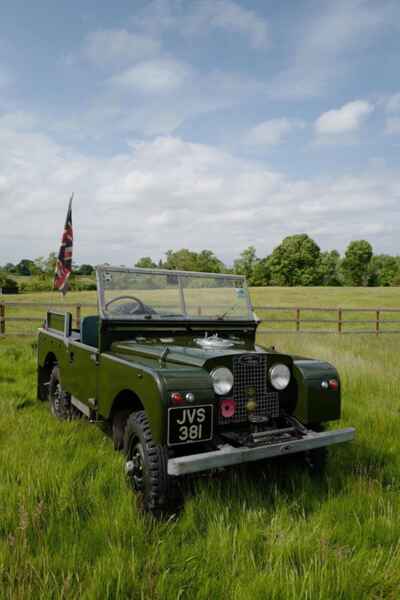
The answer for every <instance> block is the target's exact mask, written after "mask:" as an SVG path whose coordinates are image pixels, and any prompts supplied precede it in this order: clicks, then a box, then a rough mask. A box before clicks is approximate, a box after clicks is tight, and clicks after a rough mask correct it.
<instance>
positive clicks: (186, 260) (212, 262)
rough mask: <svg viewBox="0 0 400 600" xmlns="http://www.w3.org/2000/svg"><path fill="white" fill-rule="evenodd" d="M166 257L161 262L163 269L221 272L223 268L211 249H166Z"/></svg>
mask: <svg viewBox="0 0 400 600" xmlns="http://www.w3.org/2000/svg"><path fill="white" fill-rule="evenodd" d="M166 257H167V260H166V261H165V262H164V263H163V264H162V267H164V269H176V270H178V271H196V272H201V273H221V271H223V270H224V264H223V262H222V261H221V260H219V258H217V257H216V256H215V254H214V253H213V252H212V251H211V250H201V252H193V251H192V250H188V249H187V248H181V249H180V250H175V251H174V250H168V251H167V252H166Z"/></svg>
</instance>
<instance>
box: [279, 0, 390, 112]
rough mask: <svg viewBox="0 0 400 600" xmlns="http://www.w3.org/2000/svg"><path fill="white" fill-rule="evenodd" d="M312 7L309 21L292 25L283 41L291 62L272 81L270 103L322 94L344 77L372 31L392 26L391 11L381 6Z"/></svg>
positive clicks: (356, 2)
mask: <svg viewBox="0 0 400 600" xmlns="http://www.w3.org/2000/svg"><path fill="white" fill-rule="evenodd" d="M314 8H315V10H313V11H312V12H311V13H310V14H312V17H311V18H308V19H306V20H305V21H304V22H301V21H299V22H298V23H296V25H295V27H294V28H293V32H294V35H292V39H291V40H290V38H289V39H288V40H287V42H286V43H287V45H288V46H289V47H290V45H291V52H292V60H291V64H290V65H289V67H287V68H285V69H283V70H282V72H281V73H280V74H279V75H278V76H277V77H276V78H275V79H274V80H273V81H272V84H271V87H270V95H271V96H272V97H274V98H285V99H286V98H287V99H291V100H298V99H300V98H307V97H313V96H318V95H321V94H323V93H326V92H327V91H328V90H329V88H331V87H333V86H334V85H336V84H337V81H338V80H339V79H340V78H344V76H347V75H348V72H349V70H350V69H351V68H352V67H354V65H355V64H356V62H357V60H358V58H359V57H360V58H361V53H362V52H363V51H365V49H366V48H367V47H368V46H369V45H371V44H372V43H373V42H374V35H375V34H376V32H378V31H379V30H380V29H382V28H383V27H385V26H386V25H387V26H391V25H392V23H393V14H392V7H391V6H390V4H389V3H385V2H376V3H371V2H366V1H365V0H336V1H335V2H320V3H317V4H316V5H315V7H314Z"/></svg>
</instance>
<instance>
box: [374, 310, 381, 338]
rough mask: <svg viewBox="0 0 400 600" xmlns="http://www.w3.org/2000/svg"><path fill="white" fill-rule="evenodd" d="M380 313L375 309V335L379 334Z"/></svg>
mask: <svg viewBox="0 0 400 600" xmlns="http://www.w3.org/2000/svg"><path fill="white" fill-rule="evenodd" d="M380 315H381V311H380V310H377V311H376V324H375V333H376V335H379V330H380V323H381V321H380Z"/></svg>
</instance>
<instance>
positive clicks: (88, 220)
mask: <svg viewBox="0 0 400 600" xmlns="http://www.w3.org/2000/svg"><path fill="white" fill-rule="evenodd" d="M399 34H400V4H399V2H398V1H392V0H380V1H379V2H376V1H366V0H346V1H340V0H339V1H336V2H328V1H321V0H320V1H316V0H314V1H311V0H299V1H297V2H293V1H289V0H283V1H282V2H279V3H277V2H269V1H268V2H267V1H250V0H246V1H245V0H193V1H190V2H189V1H188V0H187V1H184V0H156V1H144V0H136V1H131V2H123V1H121V2H119V3H115V5H114V4H112V3H109V2H103V1H100V2H99V1H97V2H94V1H86V2H84V3H78V2H75V1H70V2H68V3H66V2H63V3H54V2H50V1H47V0H46V1H45V0H43V1H40V2H37V3H29V4H28V5H27V3H25V2H22V1H21V0H19V1H18V0H14V1H13V2H10V1H5V2H3V3H2V8H1V19H0V141H1V144H0V208H1V213H2V232H1V236H0V264H2V263H4V262H6V261H8V260H11V261H16V260H19V259H21V258H23V257H25V256H28V257H35V256H39V255H47V254H48V253H49V252H50V251H52V250H55V249H56V248H57V244H58V238H59V235H60V229H61V227H62V223H63V220H64V216H65V210H66V205H67V201H68V197H69V195H70V193H71V192H72V191H74V192H75V203H74V225H75V234H76V246H75V257H76V260H77V261H79V262H87V261H89V262H94V263H97V262H103V261H107V262H113V263H118V264H120V263H123V264H133V262H134V261H135V260H136V259H137V258H139V257H140V256H144V255H151V256H152V257H153V258H155V259H158V258H160V257H161V256H162V254H163V252H164V251H165V250H167V249H169V248H175V249H177V248H180V247H190V248H193V249H197V250H199V249H202V248H209V249H213V250H215V252H216V253H217V254H218V255H219V256H220V257H221V258H222V259H223V260H225V261H226V262H228V263H230V262H231V261H232V260H233V258H234V257H236V256H237V255H238V254H239V253H240V251H241V250H243V249H244V248H245V247H246V246H248V245H255V246H256V248H257V252H258V255H259V256H265V255H266V254H267V253H269V252H270V251H271V250H272V249H273V247H274V246H275V245H276V244H277V243H279V242H280V241H281V239H282V238H283V237H284V236H286V235H290V234H293V233H302V232H307V233H309V234H310V235H311V236H312V237H314V239H316V241H317V242H318V243H319V244H320V246H321V248H322V249H323V250H325V249H331V248H337V249H339V250H340V251H343V250H344V249H345V247H346V245H347V244H348V242H349V241H350V240H352V239H359V238H367V239H369V240H370V241H371V242H372V244H373V246H374V249H375V251H376V252H390V253H393V254H397V253H399V249H398V244H397V240H398V238H399V233H400V205H399V202H400V175H399V157H400V77H399V67H398V60H399V49H400V42H399Z"/></svg>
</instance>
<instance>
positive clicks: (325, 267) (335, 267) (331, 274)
mask: <svg viewBox="0 0 400 600" xmlns="http://www.w3.org/2000/svg"><path fill="white" fill-rule="evenodd" d="M320 273H321V284H322V285H336V286H337V285H342V283H341V281H340V254H339V252H338V251H337V250H331V251H330V252H321V263H320Z"/></svg>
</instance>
